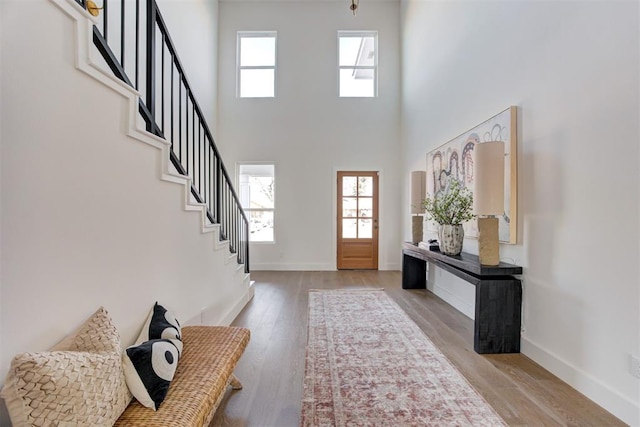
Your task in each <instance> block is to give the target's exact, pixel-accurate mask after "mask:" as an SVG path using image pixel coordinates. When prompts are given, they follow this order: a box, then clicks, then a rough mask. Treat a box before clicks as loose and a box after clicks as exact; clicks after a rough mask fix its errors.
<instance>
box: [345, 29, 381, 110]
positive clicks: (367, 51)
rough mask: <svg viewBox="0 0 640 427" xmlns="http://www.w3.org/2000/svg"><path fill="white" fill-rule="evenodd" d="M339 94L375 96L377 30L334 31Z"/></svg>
mask: <svg viewBox="0 0 640 427" xmlns="http://www.w3.org/2000/svg"><path fill="white" fill-rule="evenodd" d="M338 72H339V81H340V82H339V86H340V88H339V91H340V96H341V97H363V98H372V97H375V96H377V95H378V93H377V92H378V32H377V31H338Z"/></svg>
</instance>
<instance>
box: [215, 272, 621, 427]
mask: <svg viewBox="0 0 640 427" xmlns="http://www.w3.org/2000/svg"><path fill="white" fill-rule="evenodd" d="M251 279H252V280H255V281H256V283H255V297H254V298H253V300H252V301H251V302H250V303H249V304H248V305H247V307H245V309H244V310H243V311H242V313H240V315H239V316H238V318H237V319H236V320H235V321H234V323H233V324H234V325H237V326H245V327H248V328H249V329H251V341H250V343H249V346H248V347H247V350H246V351H245V354H244V355H243V356H242V358H241V359H240V362H239V363H238V366H237V368H236V371H235V373H236V376H237V377H238V378H239V379H240V381H241V382H242V384H243V385H244V389H242V390H239V391H230V390H227V393H226V395H225V397H224V400H223V401H222V403H221V404H220V407H219V409H218V411H217V413H216V416H215V418H214V420H213V421H212V423H211V427H219V426H232V427H240V426H251V427H253V426H255V427H289V426H297V425H298V424H299V422H300V421H299V420H300V411H301V400H302V381H303V376H304V357H305V346H306V339H307V338H306V336H307V310H308V293H307V292H308V290H309V289H335V288H368V287H370V288H385V289H386V290H387V292H388V294H389V295H390V296H391V297H392V298H393V299H394V300H395V301H396V302H397V303H398V304H399V305H400V307H402V309H403V310H404V311H405V312H406V313H407V314H408V315H409V317H411V318H412V319H413V320H414V321H415V322H416V324H418V326H419V327H420V328H421V329H422V330H423V331H424V332H425V334H426V335H427V336H429V338H430V339H431V340H432V341H433V342H434V343H435V344H436V345H437V346H438V347H439V348H440V350H441V351H442V352H443V353H444V354H445V355H446V356H447V357H448V358H449V360H450V361H451V362H452V363H453V364H454V365H455V366H456V367H457V368H458V370H459V371H460V372H461V373H462V374H463V375H464V376H465V377H466V378H467V380H468V381H469V382H470V383H471V384H473V386H474V387H475V388H476V390H478V392H480V394H482V396H484V398H485V399H486V400H487V401H488V402H489V404H491V405H492V406H493V408H494V409H495V410H496V411H497V412H498V413H499V414H500V416H501V417H502V418H503V419H504V420H505V421H506V422H507V423H508V424H509V425H510V426H536V427H537V426H594V427H595V426H597V427H604V426H624V425H625V424H624V423H622V422H621V421H620V420H618V419H617V418H615V417H614V416H613V415H611V414H609V413H608V412H606V411H605V410H604V409H602V408H601V407H599V406H598V405H596V404H595V403H593V402H592V401H590V400H589V399H587V398H586V397H584V396H583V395H581V394H580V393H578V392H577V391H575V390H574V389H573V388H571V387H570V386H568V385H567V384H565V383H563V382H562V381H560V380H559V379H558V378H556V377H555V376H554V375H552V374H551V373H549V372H548V371H546V370H545V369H543V368H542V367H540V366H539V365H537V364H536V363H535V362H533V361H532V360H530V359H529V358H527V357H526V356H524V355H522V354H504V355H479V354H477V353H475V352H474V351H473V321H472V320H470V319H469V318H467V317H466V316H464V315H463V314H461V313H460V312H458V311H457V310H456V309H454V308H453V307H451V306H450V305H449V304H447V303H446V302H444V301H442V300H441V299H439V298H438V297H436V296H435V295H434V294H432V293H431V292H429V291H426V290H403V289H402V288H401V276H400V272H398V271H330V272H280V271H278V272H276V271H264V272H261V271H256V272H252V273H251Z"/></svg>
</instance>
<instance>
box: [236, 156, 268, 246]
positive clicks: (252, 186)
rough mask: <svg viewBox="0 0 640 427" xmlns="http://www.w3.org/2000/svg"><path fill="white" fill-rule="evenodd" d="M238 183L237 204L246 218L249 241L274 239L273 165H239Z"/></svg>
mask: <svg viewBox="0 0 640 427" xmlns="http://www.w3.org/2000/svg"><path fill="white" fill-rule="evenodd" d="M238 184H239V185H238V192H239V196H240V203H241V204H242V208H243V209H244V211H245V213H246V214H247V217H248V218H249V241H250V242H274V241H275V233H274V216H275V166H274V165H273V164H269V163H243V164H239V165H238Z"/></svg>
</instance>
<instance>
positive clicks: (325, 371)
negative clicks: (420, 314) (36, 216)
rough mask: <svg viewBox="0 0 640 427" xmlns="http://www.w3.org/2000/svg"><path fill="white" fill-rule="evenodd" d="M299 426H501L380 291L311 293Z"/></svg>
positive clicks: (416, 328)
mask: <svg viewBox="0 0 640 427" xmlns="http://www.w3.org/2000/svg"><path fill="white" fill-rule="evenodd" d="M301 425H302V426H305V427H307V426H339V427H342V426H398V427H399V426H473V427H477V426H491V427H495V426H505V425H506V424H505V423H504V421H503V420H502V419H501V418H500V417H499V416H498V414H496V412H495V411H494V410H493V408H491V406H489V404H488V403H487V402H486V401H485V400H484V399H483V398H482V396H480V395H479V394H478V392H476V390H475V389H474V388H473V387H472V386H471V384H469V382H467V380H466V379H465V378H464V377H463V376H462V375H461V374H460V372H458V370H457V369H456V368H455V367H454V366H453V365H451V363H450V362H449V361H448V360H447V358H446V357H445V356H444V355H443V354H442V353H441V352H440V351H439V350H438V349H437V348H436V347H435V346H434V344H433V343H432V342H431V340H429V338H427V336H426V335H425V334H424V333H423V332H422V331H421V330H420V328H419V327H418V325H416V324H415V323H414V322H413V321H412V320H411V319H410V318H409V317H408V316H407V315H406V314H405V313H404V312H403V311H402V309H401V308H400V307H399V306H398V305H397V304H396V303H395V302H394V301H393V300H391V298H389V297H388V296H387V295H386V294H385V292H384V291H382V290H322V291H310V292H309V330H308V341H307V357H306V368H305V378H304V397H303V402H302V420H301Z"/></svg>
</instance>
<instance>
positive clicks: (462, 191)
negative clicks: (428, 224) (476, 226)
mask: <svg viewBox="0 0 640 427" xmlns="http://www.w3.org/2000/svg"><path fill="white" fill-rule="evenodd" d="M422 205H423V206H424V209H425V210H426V211H427V216H428V218H429V219H432V220H434V221H435V222H437V223H438V224H441V225H442V224H452V225H457V224H462V223H463V222H467V221H469V220H471V219H473V218H475V215H474V214H473V213H472V209H473V194H471V192H470V191H469V190H468V189H467V188H466V187H463V186H462V185H461V184H460V182H458V181H457V180H451V181H450V184H449V185H448V186H447V189H446V190H445V191H441V192H439V193H438V194H436V196H435V197H434V198H429V197H427V199H426V200H424V201H423V202H422Z"/></svg>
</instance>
